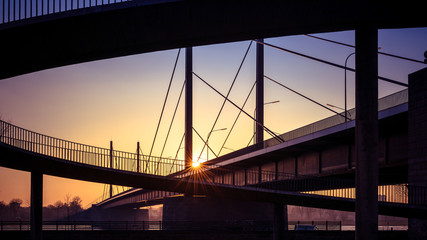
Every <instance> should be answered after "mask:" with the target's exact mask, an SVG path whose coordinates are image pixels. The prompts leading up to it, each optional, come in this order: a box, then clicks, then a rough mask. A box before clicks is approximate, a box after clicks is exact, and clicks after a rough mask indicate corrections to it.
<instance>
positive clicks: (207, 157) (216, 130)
mask: <svg viewBox="0 0 427 240" xmlns="http://www.w3.org/2000/svg"><path fill="white" fill-rule="evenodd" d="M224 130H227V128H220V129H214V130H212V131H210V132H209V134H208V138H207V139H206V145H207V146H208V147H207V148H206V160H207V161H208V160H209V137H210V136H211V134H212V133H213V132H218V131H224Z"/></svg>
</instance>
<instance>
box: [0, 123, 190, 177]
mask: <svg viewBox="0 0 427 240" xmlns="http://www.w3.org/2000/svg"><path fill="white" fill-rule="evenodd" d="M0 142H1V143H4V144H7V145H10V146H13V147H16V148H19V149H23V150H26V151H30V152H33V153H38V154H41V155H45V156H49V157H53V158H58V159H63V160H68V161H71V162H76V163H83V164H89V165H94V166H99V167H106V168H113V169H117V170H124V171H132V172H140V173H147V174H156V175H163V176H165V175H169V174H170V173H171V172H172V173H173V172H177V171H180V170H182V169H184V162H183V161H182V160H178V159H171V158H161V157H154V156H147V155H143V154H139V153H130V152H123V151H117V150H113V149H108V148H101V147H95V146H90V145H85V144H81V143H76V142H71V141H67V140H63V139H59V138H54V137H50V136H46V135H43V134H40V133H36V132H33V131H29V130H26V129H23V128H20V127H18V126H15V125H12V124H10V123H7V122H5V121H1V120H0Z"/></svg>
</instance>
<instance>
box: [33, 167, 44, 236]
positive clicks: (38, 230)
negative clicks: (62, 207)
mask: <svg viewBox="0 0 427 240" xmlns="http://www.w3.org/2000/svg"><path fill="white" fill-rule="evenodd" d="M42 213H43V174H42V173H41V172H40V171H32V172H31V214H30V222H31V223H30V224H31V240H42V237H43V236H42V227H43V215H42Z"/></svg>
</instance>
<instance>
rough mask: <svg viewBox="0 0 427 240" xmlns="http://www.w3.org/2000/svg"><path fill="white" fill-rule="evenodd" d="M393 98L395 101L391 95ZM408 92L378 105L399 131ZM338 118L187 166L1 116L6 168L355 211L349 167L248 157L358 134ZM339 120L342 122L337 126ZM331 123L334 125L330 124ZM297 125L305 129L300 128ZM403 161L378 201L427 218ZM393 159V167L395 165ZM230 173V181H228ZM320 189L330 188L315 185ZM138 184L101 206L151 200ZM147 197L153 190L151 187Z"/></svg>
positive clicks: (384, 209) (395, 212)
mask: <svg viewBox="0 0 427 240" xmlns="http://www.w3.org/2000/svg"><path fill="white" fill-rule="evenodd" d="M393 98H394V100H390V99H393ZM406 99H407V91H403V92H400V93H398V94H395V95H393V96H391V97H388V98H384V99H381V100H383V101H382V102H385V103H387V104H390V102H391V103H392V104H396V103H397V106H391V107H390V106H384V107H386V108H387V107H388V108H387V109H385V110H383V111H380V112H379V119H380V121H381V122H384V123H385V124H384V125H385V126H384V127H385V128H387V129H384V132H387V133H390V132H391V133H392V132H393V131H392V130H391V129H388V128H390V127H392V128H393V130H394V131H396V132H398V134H399V135H400V133H399V127H403V128H404V126H406V125H405V124H404V123H405V120H404V118H405V117H406V116H407V115H406V114H407V103H405V101H406ZM381 100H380V102H381ZM339 119H342V117H341V116H339V115H338V116H333V117H330V118H328V119H325V120H323V122H322V121H320V122H318V123H315V124H317V126H318V127H313V126H312V125H310V126H307V127H305V128H304V127H303V128H301V129H298V130H295V131H296V132H293V133H287V134H283V136H287V135H294V136H297V135H300V134H301V133H302V132H306V134H303V135H302V136H299V137H295V138H294V139H292V138H290V137H287V138H286V140H287V141H286V142H284V143H282V144H277V143H276V144H275V145H273V146H269V147H266V148H264V149H260V150H254V149H253V148H251V147H249V148H247V149H242V150H239V151H238V152H237V153H231V154H227V155H223V156H222V157H220V158H218V159H215V160H213V161H210V162H206V163H204V164H202V165H201V166H200V167H195V168H189V169H185V168H184V161H182V160H178V159H170V158H158V157H152V156H146V155H142V154H139V153H138V152H137V153H129V152H122V151H117V150H113V149H106V148H100V147H95V146H89V145H84V144H80V143H75V142H71V141H67V140H62V139H58V138H54V137H50V136H46V135H43V134H39V133H36V132H32V131H29V130H25V129H22V128H19V127H17V126H14V125H11V124H9V123H7V122H4V121H1V122H0V126H1V128H0V129H1V134H0V142H1V143H0V144H1V152H0V154H1V156H2V160H1V162H0V164H1V166H4V167H9V168H13V169H19V170H24V171H34V170H37V171H40V172H42V173H43V174H48V175H53V176H58V177H66V178H72V179H79V180H84V181H92V182H100V183H107V184H114V185H122V186H130V187H135V188H144V189H151V190H161V191H164V192H161V193H160V195H156V194H153V195H151V196H155V197H154V198H159V197H165V196H171V195H174V194H176V193H185V194H189V195H207V196H213V197H222V198H224V197H225V198H232V199H240V200H245V201H265V202H282V203H286V204H292V205H299V206H310V207H321V208H327V209H337V210H346V211H354V197H355V193H354V189H352V188H354V187H355V186H354V173H353V174H351V169H350V170H349V171H344V172H343V171H335V172H334V171H333V172H329V173H328V174H326V175H325V174H324V175H322V174H320V173H319V174H317V175H300V176H298V174H295V173H284V172H278V171H277V170H276V171H267V170H262V169H261V168H257V169H254V168H253V167H252V168H247V167H245V166H244V165H245V164H248V162H252V164H253V162H254V161H257V160H258V161H259V160H260V159H261V160H263V159H266V158H268V159H269V162H270V163H271V162H273V163H274V162H277V161H275V159H274V158H276V159H280V158H282V156H283V155H286V154H288V155H289V153H286V152H287V151H295V149H296V148H298V149H311V148H308V146H309V145H318V146H319V144H320V142H324V143H325V142H333V143H334V144H337V142H339V141H338V139H352V138H353V137H354V136H353V134H354V132H353V131H354V130H352V129H354V121H350V122H342V121H341V120H339ZM337 121H338V122H341V123H338V124H337V125H335V124H336V122H337ZM390 121H392V122H390ZM402 121H403V122H402ZM325 124H329V125H331V126H329V127H325ZM322 125H323V126H324V127H325V129H322V130H315V131H313V130H311V131H313V132H308V133H307V130H306V129H307V128H311V129H318V128H321V127H320V126H322ZM298 131H299V132H300V134H298V133H297V132H298ZM271 141H276V140H275V139H274V138H273V139H270V140H267V141H266V142H265V143H264V144H266V145H267V144H269V142H271ZM399 141H405V140H399ZM270 144H271V143H270ZM328 145H329V144H328ZM289 149H290V150H289ZM389 157H390V156H389ZM391 157H392V158H393V157H395V156H391ZM263 161H264V160H263ZM264 162H265V161H264ZM242 164H243V165H242ZM405 164H406V162H405V161H404V162H403V163H402V160H400V162H398V164H397V168H393V170H394V171H396V169H403V171H400V172H398V173H396V172H394V175H393V174H392V172H390V171H387V170H389V169H390V167H389V168H387V166H385V167H384V170H385V171H386V174H385V177H384V181H383V182H382V184H383V185H386V184H388V186H385V187H383V189H381V187H380V188H379V189H380V190H379V194H381V193H385V192H390V191H396V190H398V189H400V191H401V194H400V195H399V196H395V197H394V198H387V199H386V201H385V202H380V205H379V207H380V208H379V209H380V213H381V214H384V215H391V216H401V217H418V218H424V217H425V216H426V215H425V213H426V211H427V206H426V205H425V201H426V200H427V199H424V197H425V193H424V192H423V194H419V193H420V191H426V190H427V189H425V188H416V187H413V188H410V187H409V186H408V185H407V184H402V183H406V182H407V176H405V171H407V168H406V166H405ZM249 166H251V165H249ZM391 166H392V167H393V165H391ZM331 167H333V166H331ZM390 174H391V175H390ZM330 175H332V176H330ZM340 175H341V177H340ZM348 175H349V176H348ZM402 175H403V177H402ZM333 176H335V177H333ZM224 177H225V178H228V180H224ZM219 179H221V180H219ZM381 180H382V179H381ZM390 184H393V185H390ZM394 184H397V185H394ZM319 190H326V191H324V192H316V191H319ZM328 190H329V191H328ZM135 191H139V194H140V196H144V191H145V192H146V190H139V189H135V190H132V191H131V194H130V196H126V195H124V196H123V195H119V196H115V197H113V198H111V199H108V200H107V201H106V202H105V203H102V204H101V205H107V206H110V207H112V206H117V205H129V204H130V205H133V206H138V205H139V206H141V205H142V204H141V202H144V200H148V201H149V200H151V199H150V198H149V197H146V199H141V198H139V199H138V198H135V197H134V195H135ZM141 192H142V193H141ZM301 192H302V193H301ZM416 194H417V196H419V197H422V199H421V198H419V197H418V202H416V201H413V202H412V203H411V204H408V197H411V195H412V197H415V195H416ZM322 195H326V196H322ZM147 196H150V195H149V194H147ZM331 203H333V204H331Z"/></svg>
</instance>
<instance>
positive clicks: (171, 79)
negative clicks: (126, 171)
mask: <svg viewBox="0 0 427 240" xmlns="http://www.w3.org/2000/svg"><path fill="white" fill-rule="evenodd" d="M180 52H181V48H180V49H178V54H177V55H176V59H175V65H174V67H173V71H172V75H171V78H170V81H169V86H168V90H167V91H166V97H165V101H164V102H163V107H162V111H161V113H160V118H159V122H158V124H157V128H156V133H155V134H154V139H153V144H151V149H150V154H149V155H148V156H149V157H151V153H152V152H153V147H154V143H155V142H156V138H157V133H158V131H159V127H160V123H161V121H162V117H163V112H164V110H165V106H166V102H167V100H168V96H169V91H170V88H171V85H172V81H173V77H174V75H175V70H176V66H177V64H178V59H179V54H180ZM149 162H150V161H147V164H146V168H148V163H149Z"/></svg>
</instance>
